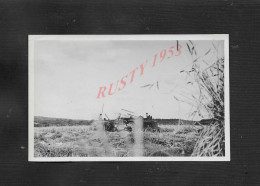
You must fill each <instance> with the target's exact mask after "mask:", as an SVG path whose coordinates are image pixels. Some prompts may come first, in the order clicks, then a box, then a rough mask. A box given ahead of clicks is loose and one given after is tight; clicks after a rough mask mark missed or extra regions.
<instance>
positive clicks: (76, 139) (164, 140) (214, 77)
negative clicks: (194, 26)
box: [34, 41, 225, 157]
mask: <svg viewBox="0 0 260 186" xmlns="http://www.w3.org/2000/svg"><path fill="white" fill-rule="evenodd" d="M212 45H213V48H211V49H209V50H208V51H207V52H206V53H205V54H204V55H203V56H198V55H197V52H196V47H195V46H194V45H193V43H192V42H191V41H189V42H187V48H188V49H189V52H190V54H191V57H192V63H191V66H190V67H189V68H187V69H184V70H182V71H181V73H186V74H187V76H188V78H189V82H187V84H193V85H195V86H197V88H198V92H199V95H186V94H185V99H182V98H181V96H180V97H174V98H175V99H176V100H177V101H180V102H185V103H188V104H190V105H191V106H192V108H193V110H194V111H193V112H192V113H191V114H190V116H191V118H190V119H191V120H193V117H194V116H195V115H199V116H200V117H202V118H206V119H209V118H210V122H209V123H208V124H207V125H206V126H202V125H199V126H195V125H193V124H188V123H185V124H184V123H182V125H181V124H180V123H179V124H173V123H171V121H169V123H167V124H163V125H159V127H160V128H161V130H160V132H158V131H157V132H150V131H146V130H145V131H144V132H142V139H141V141H142V150H141V151H142V152H141V154H142V155H143V156H210V157H212V156H225V133H224V128H225V125H224V123H225V122H224V120H225V119H224V118H225V117H224V58H223V56H222V57H219V56H218V48H217V46H215V44H214V43H212ZM208 55H211V56H212V57H211V58H207V56H208ZM209 59H210V60H209ZM182 96H183V94H182ZM189 96H190V97H189ZM197 123H200V122H197ZM120 127H121V128H120ZM123 127H124V126H123V125H122V126H119V131H116V132H105V131H104V130H101V129H100V127H99V125H98V124H96V123H95V122H93V123H91V125H90V126H84V125H83V126H64V127H62V126H60V127H35V128H34V129H35V136H34V140H35V144H34V145H35V156H36V157H67V156H74V157H75V156H76V157H77V156H80V157H87V156H90V157H95V156H106V157H107V156H116V157H127V156H134V155H136V153H135V150H136V146H135V139H137V138H136V136H134V135H135V134H136V132H127V131H124V129H123ZM139 140H140V138H139ZM139 154H140V153H139Z"/></svg>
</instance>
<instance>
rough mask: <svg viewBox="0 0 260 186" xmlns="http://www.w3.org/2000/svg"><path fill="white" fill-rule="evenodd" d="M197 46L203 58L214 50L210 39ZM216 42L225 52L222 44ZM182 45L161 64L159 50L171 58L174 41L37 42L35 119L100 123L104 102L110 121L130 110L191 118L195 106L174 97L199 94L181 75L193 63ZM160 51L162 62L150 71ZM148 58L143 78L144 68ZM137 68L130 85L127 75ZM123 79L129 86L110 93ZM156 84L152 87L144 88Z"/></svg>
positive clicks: (105, 111) (159, 115)
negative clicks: (97, 121) (93, 120)
mask: <svg viewBox="0 0 260 186" xmlns="http://www.w3.org/2000/svg"><path fill="white" fill-rule="evenodd" d="M193 42H194V43H195V45H196V46H197V52H198V53H199V54H201V55H202V54H205V53H206V52H207V51H208V50H209V49H210V48H212V41H193ZM215 43H216V44H217V45H218V46H219V47H220V49H221V50H220V51H223V42H218V41H215ZM179 44H180V45H182V46H183V47H182V52H181V54H180V55H179V56H174V57H172V58H170V59H167V57H165V59H164V60H163V62H161V63H160V61H159V60H160V57H159V56H160V51H162V50H163V49H166V50H167V56H169V55H170V53H169V52H168V50H169V48H170V47H171V46H174V47H175V48H176V41H107V40H106V41H86V40H84V41H79V40H77V41H51V40H49V41H35V44H34V52H35V53H34V67H35V71H34V73H35V75H34V76H35V85H34V86H35V89H34V91H35V92H34V95H35V96H34V97H35V115H36V116H47V117H59V118H71V119H97V118H98V116H99V114H100V112H101V110H102V105H103V104H104V113H106V114H107V115H108V116H109V117H110V118H115V117H116V116H118V113H120V112H121V109H127V110H130V111H133V112H134V113H135V115H143V116H144V115H145V113H146V112H148V113H149V114H150V115H152V116H153V117H154V118H183V119H189V118H188V115H189V114H190V113H191V111H192V109H193V108H191V106H190V105H189V104H186V103H183V102H179V101H177V100H175V99H174V96H175V97H181V96H183V95H187V96H188V94H191V93H192V94H194V95H196V94H197V89H196V87H195V86H192V85H190V84H187V79H186V78H187V77H186V76H185V75H184V74H183V73H180V71H181V70H183V69H184V68H185V67H187V65H189V64H191V56H190V54H189V52H188V48H187V46H186V41H179ZM174 52H176V50H175V51H174ZM156 53H158V55H159V56H158V62H157V63H156V66H155V67H154V68H152V64H153V59H154V55H155V54H156ZM220 53H221V54H219V55H223V52H220ZM175 54H176V53H175ZM146 60H148V63H147V65H146V66H145V69H144V72H143V75H142V76H140V74H141V70H140V65H141V64H142V63H145V62H146ZM138 66H139V69H137V70H136V72H135V76H134V80H133V82H132V83H131V84H130V83H129V82H130V79H131V78H130V74H129V73H130V72H131V71H132V70H134V69H135V68H136V67H138ZM125 75H128V77H127V78H125V81H126V86H125V88H124V89H123V90H121V91H118V90H117V91H116V92H115V93H114V94H113V95H107V92H108V89H109V85H110V84H111V83H113V86H114V87H115V86H116V83H117V80H119V84H118V86H119V87H122V84H120V80H121V78H122V77H123V76H125ZM157 81H158V86H159V88H158V87H157ZM153 83H156V84H155V85H154V86H153V87H151V88H149V87H143V86H144V85H147V84H153ZM103 86H106V87H107V90H106V91H105V98H103V97H101V98H100V99H97V96H98V92H99V89H100V87H103ZM112 90H114V89H112ZM113 92H114V91H113ZM197 119H199V118H197Z"/></svg>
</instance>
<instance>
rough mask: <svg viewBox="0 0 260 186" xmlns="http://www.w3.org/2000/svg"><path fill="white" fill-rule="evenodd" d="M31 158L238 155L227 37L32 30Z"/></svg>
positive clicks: (150, 158) (172, 158)
mask: <svg viewBox="0 0 260 186" xmlns="http://www.w3.org/2000/svg"><path fill="white" fill-rule="evenodd" d="M28 39H29V161H230V126H229V118H230V116H229V53H228V52H229V51H228V48H229V41H228V35H226V34H220V35H218V34H216V35H91V36H90V35H77V36H76V35H70V36H69V35H68V36H66V35H63V36H55V35H48V36H47V35H45V36H44V35H30V36H29V38H28Z"/></svg>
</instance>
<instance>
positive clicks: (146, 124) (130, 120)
mask: <svg viewBox="0 0 260 186" xmlns="http://www.w3.org/2000/svg"><path fill="white" fill-rule="evenodd" d="M121 110H122V111H125V112H127V115H128V117H120V120H121V121H123V123H124V124H125V125H126V127H125V128H124V130H127V131H130V132H131V131H132V130H133V127H134V125H135V122H134V120H135V118H137V116H135V115H134V113H133V112H131V111H129V110H125V109H121ZM138 117H142V116H138ZM142 119H143V129H144V130H145V131H152V132H156V131H157V132H159V131H160V128H159V127H158V123H157V122H156V121H154V120H153V119H152V116H150V115H148V113H146V118H144V117H142Z"/></svg>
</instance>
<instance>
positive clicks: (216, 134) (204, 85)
mask: <svg viewBox="0 0 260 186" xmlns="http://www.w3.org/2000/svg"><path fill="white" fill-rule="evenodd" d="M217 44H218V45H220V46H221V50H224V49H223V48H224V47H223V46H224V45H223V42H222V41H219V42H217V43H212V47H211V48H210V49H209V50H208V51H207V52H206V53H205V54H202V55H200V56H199V55H198V53H197V51H196V46H195V45H194V44H193V42H191V41H189V42H187V43H186V45H187V48H188V50H189V53H190V55H191V58H192V64H191V66H190V67H189V69H184V70H183V71H181V72H182V73H186V74H187V75H188V77H189V82H187V83H188V84H191V85H194V86H195V87H196V88H197V90H198V94H197V95H192V98H193V102H192V106H193V107H194V108H195V109H194V111H193V112H192V114H191V115H196V114H197V115H198V116H200V117H201V118H205V119H210V120H209V121H210V122H209V125H208V126H206V127H204V128H203V130H202V131H201V134H200V137H199V139H198V141H197V143H196V144H195V147H194V150H193V153H192V156H224V155H225V134H224V57H223V55H222V54H220V52H221V51H219V46H218V45H217Z"/></svg>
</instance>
